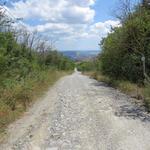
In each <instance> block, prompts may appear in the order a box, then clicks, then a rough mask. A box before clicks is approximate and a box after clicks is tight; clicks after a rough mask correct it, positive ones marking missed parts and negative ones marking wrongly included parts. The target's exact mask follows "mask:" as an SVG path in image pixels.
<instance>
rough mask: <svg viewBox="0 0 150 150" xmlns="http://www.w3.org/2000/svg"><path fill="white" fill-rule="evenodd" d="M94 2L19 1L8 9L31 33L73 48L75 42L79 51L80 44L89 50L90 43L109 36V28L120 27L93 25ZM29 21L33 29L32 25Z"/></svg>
mask: <svg viewBox="0 0 150 150" xmlns="http://www.w3.org/2000/svg"><path fill="white" fill-rule="evenodd" d="M95 1H96V0H26V1H23V0H20V1H18V2H15V3H12V7H11V8H8V9H9V10H10V11H11V12H12V13H13V14H14V15H15V16H16V17H19V18H24V20H26V22H28V23H26V24H24V26H26V27H27V28H28V29H29V30H31V31H34V30H37V31H39V32H40V33H43V34H44V35H48V36H50V37H54V38H56V39H59V40H60V41H59V43H60V44H62V43H65V45H66V44H68V43H71V44H72V45H74V44H73V42H75V43H80V44H79V45H80V47H83V46H81V45H82V43H81V41H83V44H85V46H86V45H87V46H89V47H90V41H91V43H93V44H95V43H96V42H97V41H99V40H100V38H101V37H105V36H106V35H107V34H108V33H109V32H110V29H111V26H112V27H117V26H120V22H119V21H114V20H108V21H105V22H97V23H94V16H95V13H96V12H95V10H94V9H93V8H92V7H91V6H92V5H94V4H95ZM32 20H34V21H35V23H34V24H36V25H34V26H33V25H32V23H31V22H32ZM36 22H37V23H36ZM39 22H40V23H39ZM78 41H79V42H78ZM86 41H87V42H88V44H86ZM71 44H68V46H69V45H71ZM91 45H92V44H91ZM59 47H60V46H59ZM74 47H78V46H74Z"/></svg>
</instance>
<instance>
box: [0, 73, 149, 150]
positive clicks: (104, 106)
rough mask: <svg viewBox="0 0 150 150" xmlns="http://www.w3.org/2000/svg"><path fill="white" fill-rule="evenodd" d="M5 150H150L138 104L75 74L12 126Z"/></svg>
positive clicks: (146, 116) (144, 118) (146, 118)
mask: <svg viewBox="0 0 150 150" xmlns="http://www.w3.org/2000/svg"><path fill="white" fill-rule="evenodd" d="M0 150H150V115H149V114H147V113H146V111H145V110H144V107H142V106H139V103H138V101H135V100H133V99H131V98H130V97H129V96H127V95H125V94H122V93H121V92H119V91H118V90H116V89H113V88H111V87H108V86H107V85H105V84H104V83H98V82H97V81H95V80H93V79H90V78H89V77H87V76H83V75H81V74H80V73H79V72H75V73H73V74H72V75H69V76H66V77H63V78H62V79H60V80H59V81H58V82H57V83H56V84H55V85H54V86H53V87H52V88H50V89H49V91H48V92H47V93H46V95H45V96H44V97H43V98H42V100H39V101H38V102H36V103H35V104H34V105H33V107H32V108H30V109H29V111H28V112H26V113H25V115H24V116H23V117H22V118H21V119H19V120H18V121H16V122H15V123H13V124H12V125H10V126H9V128H8V138H7V140H6V141H5V143H3V144H1V146H0Z"/></svg>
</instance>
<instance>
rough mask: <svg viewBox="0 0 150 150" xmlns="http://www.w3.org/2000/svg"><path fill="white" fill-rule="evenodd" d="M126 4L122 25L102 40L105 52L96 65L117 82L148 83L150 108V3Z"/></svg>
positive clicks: (149, 104) (121, 18)
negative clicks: (131, 5) (131, 6)
mask: <svg viewBox="0 0 150 150" xmlns="http://www.w3.org/2000/svg"><path fill="white" fill-rule="evenodd" d="M126 2H127V1H126ZM122 6H123V7H122V10H123V12H121V13H120V15H119V17H118V18H119V19H120V22H121V26H120V27H116V28H113V29H112V31H111V33H109V34H108V36H107V37H106V38H104V39H103V40H102V41H101V43H100V46H101V49H102V52H101V53H100V54H99V56H98V58H97V62H98V64H99V65H95V67H96V70H97V72H98V73H97V75H99V74H103V75H102V76H104V75H105V76H107V77H108V78H109V79H111V82H113V83H114V81H118V80H119V82H121V81H125V82H124V83H125V84H126V83H129V82H131V83H133V84H134V83H136V84H138V85H140V86H144V84H145V86H146V92H145V93H146V100H145V101H146V103H147V106H148V107H149V108H150V99H149V98H148V97H150V86H149V82H150V80H149V77H148V76H149V75H150V6H149V4H148V3H146V2H145V1H144V2H143V3H142V4H138V5H137V6H135V7H133V8H132V9H131V8H130V6H129V5H127V4H126V5H122ZM89 64H90V65H89ZM91 64H93V62H88V63H86V65H85V64H84V66H86V67H83V69H82V70H84V71H85V70H87V71H89V70H93V68H94V70H95V67H93V66H92V65H91ZM87 65H88V67H87ZM82 66H83V65H82V64H80V65H79V68H82ZM97 66H98V67H97ZM94 76H96V74H94ZM108 78H107V79H108ZM145 82H146V83H145ZM116 83H118V82H116ZM130 87H131V86H130Z"/></svg>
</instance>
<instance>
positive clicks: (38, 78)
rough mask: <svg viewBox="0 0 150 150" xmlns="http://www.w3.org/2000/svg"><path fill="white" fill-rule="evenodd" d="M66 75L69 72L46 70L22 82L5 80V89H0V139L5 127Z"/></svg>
mask: <svg viewBox="0 0 150 150" xmlns="http://www.w3.org/2000/svg"><path fill="white" fill-rule="evenodd" d="M67 74H71V72H69V71H68V72H65V71H57V70H47V71H42V72H40V73H36V74H35V75H32V77H31V76H30V77H28V78H26V79H24V80H23V81H13V80H10V81H8V80H5V81H4V82H5V84H6V85H5V88H2V87H1V88H0V137H3V135H5V129H6V127H7V126H8V125H9V124H10V123H11V122H13V121H15V120H16V119H17V118H19V117H20V116H21V115H22V114H23V112H25V111H26V109H27V108H28V107H29V106H30V105H31V104H32V103H34V101H35V100H37V99H38V97H40V96H41V95H42V94H43V93H44V92H45V91H46V90H47V89H48V88H49V86H52V85H53V84H54V83H55V82H56V81H57V80H58V79H59V78H60V77H62V76H65V75H67ZM10 82H11V83H10ZM7 84H8V85H9V86H7ZM1 140H2V138H0V141H1Z"/></svg>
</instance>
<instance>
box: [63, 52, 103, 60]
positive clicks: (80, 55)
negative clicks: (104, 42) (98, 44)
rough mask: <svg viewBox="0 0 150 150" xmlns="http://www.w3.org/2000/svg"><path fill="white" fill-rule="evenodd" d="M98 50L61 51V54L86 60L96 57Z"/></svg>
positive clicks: (74, 58)
mask: <svg viewBox="0 0 150 150" xmlns="http://www.w3.org/2000/svg"><path fill="white" fill-rule="evenodd" d="M99 52H100V51H62V53H63V55H64V56H66V57H69V58H71V59H73V60H87V59H92V58H94V57H96V56H97V55H98V54H99Z"/></svg>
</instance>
